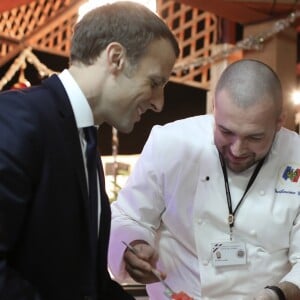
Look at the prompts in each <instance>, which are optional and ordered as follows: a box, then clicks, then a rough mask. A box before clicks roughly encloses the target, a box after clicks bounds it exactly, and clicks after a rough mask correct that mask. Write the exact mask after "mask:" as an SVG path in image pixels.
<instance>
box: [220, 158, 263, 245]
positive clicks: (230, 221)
mask: <svg viewBox="0 0 300 300" xmlns="http://www.w3.org/2000/svg"><path fill="white" fill-rule="evenodd" d="M219 157H220V162H221V166H222V171H223V176H224V183H225V191H226V199H227V205H228V211H229V214H228V225H229V229H230V240H232V229H233V226H234V221H235V215H236V212H237V210H238V208H239V207H240V205H241V204H242V202H243V200H244V198H245V196H246V194H247V192H248V191H249V189H250V187H251V186H252V184H253V182H254V180H255V178H256V177H257V175H258V173H259V171H260V169H261V167H262V165H263V163H264V160H265V157H264V158H263V159H261V160H260V162H259V163H258V164H257V166H256V168H255V169H254V171H253V173H252V175H251V177H250V179H249V182H248V184H247V187H246V190H245V192H244V194H243V196H242V198H241V199H240V201H239V202H238V204H237V206H236V208H235V209H234V210H233V209H232V201H231V194H230V188H229V182H228V175H227V169H226V164H225V161H224V158H223V157H222V155H221V154H220V153H219Z"/></svg>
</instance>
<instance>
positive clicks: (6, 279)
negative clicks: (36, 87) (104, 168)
mask: <svg viewBox="0 0 300 300" xmlns="http://www.w3.org/2000/svg"><path fill="white" fill-rule="evenodd" d="M12 94H13V96H11V95H12ZM20 94H21V92H10V93H3V94H2V95H1V97H0V99H1V101H0V135H1V138H0V299H3V300H4V299H9V300H17V299H18V300H21V299H22V300H29V299H35V300H39V299H41V298H40V297H39V295H38V293H37V292H36V290H35V289H34V287H33V286H31V284H30V283H29V282H28V281H26V280H24V279H23V278H22V274H19V273H18V272H16V270H14V267H13V262H10V255H11V251H12V249H13V248H14V246H15V245H16V244H17V242H18V239H19V238H20V236H21V234H22V225H23V224H24V222H25V215H26V210H27V207H28V202H29V199H30V197H31V194H32V193H33V189H34V182H35V180H36V178H35V175H34V174H35V164H34V161H35V160H37V159H38V156H35V153H34V152H33V151H32V149H37V148H38V145H37V144H35V143H36V141H35V140H34V139H33V138H32V137H33V133H34V131H35V130H36V129H35V128H34V126H33V123H34V122H32V121H33V120H32V116H31V115H30V114H29V112H28V110H27V109H26V108H25V107H24V106H25V105H24V104H23V103H22V101H15V100H16V99H18V98H20V96H19V95H20ZM34 156H35V157H34Z"/></svg>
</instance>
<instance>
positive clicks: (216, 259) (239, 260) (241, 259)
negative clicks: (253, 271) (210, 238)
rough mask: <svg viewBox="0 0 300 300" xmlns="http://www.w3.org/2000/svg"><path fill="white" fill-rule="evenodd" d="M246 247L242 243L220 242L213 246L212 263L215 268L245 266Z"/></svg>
mask: <svg viewBox="0 0 300 300" xmlns="http://www.w3.org/2000/svg"><path fill="white" fill-rule="evenodd" d="M246 254H247V253H246V245H245V243H242V242H231V241H230V242H220V243H214V244H211V255H212V262H213V265H214V266H215V267H224V266H236V265H245V264H246V263H247V255H246Z"/></svg>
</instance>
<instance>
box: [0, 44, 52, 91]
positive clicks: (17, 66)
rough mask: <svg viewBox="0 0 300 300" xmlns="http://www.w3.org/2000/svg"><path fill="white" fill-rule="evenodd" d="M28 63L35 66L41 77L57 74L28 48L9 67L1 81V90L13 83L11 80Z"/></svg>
mask: <svg viewBox="0 0 300 300" xmlns="http://www.w3.org/2000/svg"><path fill="white" fill-rule="evenodd" d="M26 62H28V63H30V64H32V65H34V67H35V68H36V69H37V71H38V73H39V75H40V76H41V77H45V76H50V75H51V74H54V73H57V72H55V71H53V70H51V69H49V68H48V67H47V66H46V65H44V64H43V63H41V62H40V61H39V59H38V58H37V57H36V56H35V55H34V54H33V53H32V50H31V48H30V47H28V48H26V49H24V50H23V51H22V52H21V53H20V55H19V56H18V57H17V58H16V59H15V60H14V62H13V63H12V65H11V66H10V67H9V69H8V70H7V72H6V73H5V75H4V76H3V77H2V78H1V79H0V90H2V89H3V87H4V86H5V85H6V84H7V83H8V82H10V81H11V79H12V78H13V77H14V75H15V74H16V73H17V72H18V71H19V70H22V68H24V66H26Z"/></svg>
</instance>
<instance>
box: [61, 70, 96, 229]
mask: <svg viewBox="0 0 300 300" xmlns="http://www.w3.org/2000/svg"><path fill="white" fill-rule="evenodd" d="M58 77H59V79H60V80H61V82H62V84H63V86H64V88H65V90H66V92H67V94H68V97H69V100H70V103H71V106H72V109H73V113H74V116H75V121H76V125H77V128H78V134H79V139H80V144H81V150H82V156H83V161H84V167H85V175H86V179H87V186H88V171H87V165H86V155H85V151H86V139H85V136H84V132H83V128H84V127H89V126H95V124H94V117H93V112H92V110H91V107H90V105H89V103H88V101H87V99H86V97H85V95H84V94H83V92H82V91H81V89H80V87H79V86H78V84H77V82H76V81H75V79H74V78H73V77H72V75H71V74H70V72H69V70H67V69H65V70H63V71H62V72H61V73H60V74H59V75H58ZM97 185H98V232H99V225H100V212H101V201H100V184H99V178H98V183H97Z"/></svg>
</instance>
